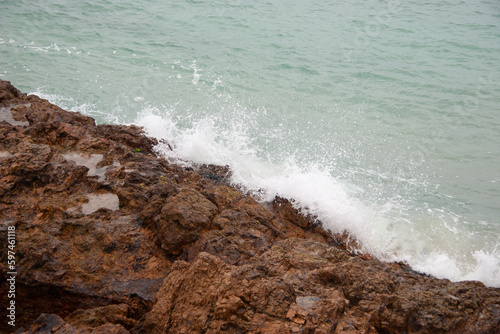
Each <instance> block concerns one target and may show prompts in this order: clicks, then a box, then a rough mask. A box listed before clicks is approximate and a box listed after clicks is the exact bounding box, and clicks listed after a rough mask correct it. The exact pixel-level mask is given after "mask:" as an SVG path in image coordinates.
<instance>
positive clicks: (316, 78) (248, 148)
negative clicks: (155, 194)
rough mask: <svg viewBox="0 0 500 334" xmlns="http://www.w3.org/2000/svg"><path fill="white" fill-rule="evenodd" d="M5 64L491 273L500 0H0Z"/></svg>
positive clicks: (365, 235)
mask: <svg viewBox="0 0 500 334" xmlns="http://www.w3.org/2000/svg"><path fill="white" fill-rule="evenodd" d="M0 17H1V19H0V78H1V79H4V80H9V81H11V82H12V83H13V84H14V85H15V86H16V87H18V88H20V89H21V90H23V91H25V92H31V93H36V94H38V95H40V96H42V97H44V98H47V99H49V100H50V101H51V102H53V103H56V104H58V105H60V106H62V107H64V108H67V109H70V110H75V111H80V112H82V113H84V114H87V115H90V116H93V117H95V118H96V119H97V121H98V122H101V123H104V122H108V123H109V122H113V123H126V124H130V123H134V124H140V125H143V126H144V127H145V128H146V129H147V131H148V133H149V134H151V135H153V136H155V137H158V138H164V139H166V140H168V141H169V142H171V143H172V146H173V147H174V151H173V152H172V151H168V150H166V149H165V147H162V146H161V145H160V146H158V147H157V150H158V152H159V153H160V154H163V155H165V156H166V157H168V158H169V159H170V160H175V161H178V160H182V161H190V162H204V163H215V164H221V165H229V166H230V167H231V169H232V170H233V174H234V177H233V182H235V183H238V184H241V185H243V186H244V187H246V189H248V190H249V191H254V192H256V193H257V194H258V195H259V196H260V197H261V198H262V200H271V199H272V198H274V196H276V195H281V196H285V197H289V198H293V199H295V201H296V202H295V203H296V205H298V206H302V207H307V208H308V209H309V210H310V211H311V212H313V213H314V214H317V215H318V217H319V218H320V219H321V220H322V222H323V223H324V225H325V227H327V228H329V229H331V230H333V231H342V230H347V231H349V232H350V233H351V234H352V235H354V236H356V238H358V239H359V240H360V241H361V242H362V244H363V245H364V247H365V248H366V250H368V251H369V252H371V253H372V254H374V255H376V256H378V257H379V258H381V259H384V260H396V261H406V262H408V263H409V264H410V265H411V266H412V267H413V268H414V269H416V270H419V271H423V272H426V273H429V274H432V275H435V276H437V277H445V278H449V279H451V280H466V279H467V280H471V279H473V280H481V281H482V282H484V283H485V284H486V285H489V286H496V287H500V75H499V74H500V3H499V2H498V1H497V0H491V1H487V0H466V1H459V0H457V1H438V0H433V1H393V0H389V1H379V0H368V1H358V0H350V1H324V0H323V1H316V0H311V1H299V0H291V1H284V0H267V1H264V0H256V1H242V0H239V1H222V0H213V1H208V0H191V1H155V0H149V1H130V0H121V1H118V0H99V1H69V0H44V1H39V0H29V1H28V0H16V1H7V0H3V1H2V0H0Z"/></svg>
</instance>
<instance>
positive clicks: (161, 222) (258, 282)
mask: <svg viewBox="0 0 500 334" xmlns="http://www.w3.org/2000/svg"><path fill="white" fill-rule="evenodd" d="M155 144H157V141H156V139H154V138H148V137H146V136H144V133H143V131H142V129H141V128H139V127H137V126H124V125H105V124H102V125H96V124H95V121H94V120H93V119H92V118H90V117H87V116H84V115H81V114H80V113H76V112H69V111H65V110H62V109H61V108H59V107H57V106H55V105H53V104H51V103H49V102H48V101H46V100H43V99H40V98H38V97H37V96H34V95H30V96H28V95H26V94H23V93H21V92H20V91H18V90H17V89H16V88H14V87H13V86H11V85H10V83H8V82H6V81H1V80H0V161H1V164H0V198H1V201H0V209H1V211H0V212H1V213H0V229H1V232H2V234H1V240H2V244H5V245H8V244H9V240H10V239H9V237H10V235H9V234H8V231H10V229H15V239H12V240H14V245H15V247H13V248H12V249H13V251H14V252H15V258H14V261H15V266H14V270H15V271H12V270H10V269H9V268H8V266H7V265H8V260H9V259H8V255H7V254H8V253H7V252H6V250H2V252H3V253H2V263H1V269H2V271H1V274H0V276H2V278H5V280H3V279H2V282H5V283H2V286H1V289H0V290H1V291H0V293H1V297H0V298H1V299H2V305H9V303H10V302H11V301H12V300H14V301H15V306H16V307H15V312H14V313H15V316H14V318H15V326H11V325H9V324H8V323H7V321H6V320H8V318H5V317H4V319H3V320H2V322H1V324H2V327H0V329H3V330H7V331H11V332H14V331H15V332H16V333H24V332H28V333H38V332H41V331H42V330H43V328H52V329H53V330H54V332H56V333H57V332H60V333H62V332H64V331H66V332H71V331H73V330H74V331H76V330H81V333H87V332H88V333H157V332H162V333H180V332H182V331H183V330H184V331H185V332H208V333H212V332H213V333H218V332H255V333H329V332H336V333H337V332H338V333H343V332H356V333H379V332H380V333H387V332H390V333H396V332H429V333H432V332H465V333H493V332H495V331H498V330H500V306H499V305H500V289H498V288H488V287H485V286H484V285H483V284H482V283H480V282H473V281H470V282H457V283H452V282H450V281H448V280H444V279H436V278H433V277H427V276H423V275H420V274H418V273H415V272H413V271H411V269H410V268H408V267H405V266H402V265H400V264H390V263H383V262H381V261H379V260H377V259H373V258H371V257H370V256H369V255H368V254H355V253H356V249H357V248H356V246H355V242H354V244H353V241H351V239H350V238H349V236H347V235H343V236H339V235H332V234H331V233H329V232H328V231H325V230H324V229H322V228H321V226H319V225H318V224H317V223H316V222H315V220H314V219H313V218H311V217H305V216H303V215H301V213H300V212H299V211H298V210H296V209H295V208H293V206H292V205H291V203H290V202H289V201H287V200H286V199H280V198H277V199H275V201H274V202H273V203H269V204H268V205H265V204H262V203H259V202H257V201H256V200H255V199H254V198H252V197H251V196H250V195H248V194H244V193H241V192H240V191H239V190H238V189H236V188H234V187H231V186H230V185H229V182H228V180H227V173H228V171H227V169H225V168H223V167H218V166H210V165H204V166H199V167H198V168H184V167H181V166H178V165H175V164H171V163H170V162H168V161H167V160H165V159H162V158H161V157H157V156H156V155H155V153H154V150H153V148H154V145H155ZM12 226H13V228H12ZM4 240H5V242H4ZM10 272H15V275H10V274H8V273H10ZM9 276H14V278H15V288H16V289H15V298H10V297H9V292H10V291H11V286H10V285H9V283H8V281H7V279H8V278H9ZM4 302H5V303H4ZM28 305H30V306H31V308H30V310H28V307H27V306H28ZM12 327H14V328H12Z"/></svg>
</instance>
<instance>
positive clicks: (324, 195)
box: [136, 108, 500, 286]
mask: <svg viewBox="0 0 500 334" xmlns="http://www.w3.org/2000/svg"><path fill="white" fill-rule="evenodd" d="M247 121H248V120H247ZM228 122H234V124H229V125H227V124H226V126H224V127H221V126H220V124H219V123H218V119H217V118H214V117H207V118H203V119H199V120H197V121H194V122H193V123H192V124H191V126H188V127H185V126H184V127H181V126H180V125H179V124H177V122H176V121H174V117H173V110H167V111H162V112H160V110H159V109H155V108H148V109H145V110H143V112H142V113H141V115H140V116H139V118H138V120H137V122H136V123H137V124H139V125H141V126H143V127H145V129H146V131H147V133H148V134H149V135H151V136H153V137H156V138H159V139H164V140H166V141H167V142H168V143H169V144H168V145H166V144H159V145H158V146H157V147H156V149H157V151H158V153H160V154H162V155H163V156H165V157H167V158H169V159H171V160H173V161H177V162H180V163H186V164H189V163H191V162H194V163H211V164H218V165H229V167H230V168H231V170H232V172H233V179H232V181H233V182H234V183H237V184H239V185H242V186H243V187H245V188H246V189H247V190H249V191H252V192H254V193H255V194H256V195H257V196H258V197H260V199H261V200H263V201H271V200H272V199H273V198H274V197H275V196H282V197H286V198H289V199H293V200H294V205H296V206H298V207H301V208H302V209H305V210H307V211H308V212H310V213H311V214H314V215H316V216H318V218H319V219H320V220H321V221H322V222H323V224H324V226H325V227H326V228H328V229H330V230H332V231H334V232H341V231H344V230H345V231H348V232H349V233H350V234H351V235H353V236H355V237H356V238H357V239H358V240H359V241H360V242H361V244H362V245H363V247H364V249H365V250H366V251H368V252H370V253H372V254H373V255H375V256H377V257H379V258H381V259H383V260H387V261H406V262H407V263H409V264H410V265H411V266H412V267H413V268H414V269H415V270H417V271H421V272H424V273H428V274H431V275H434V276H436V277H439V278H448V279H450V280H453V281H458V280H480V281H482V282H484V283H485V284H487V285H489V286H500V275H499V268H500V261H499V259H500V256H499V254H498V251H496V252H495V251H483V250H478V249H474V248H473V247H472V248H468V247H466V245H465V244H466V243H467V242H468V240H469V239H468V238H467V236H465V235H462V236H461V237H460V238H459V237H456V234H457V233H459V232H458V231H457V230H456V229H457V228H456V226H453V222H454V219H457V217H454V216H453V214H451V215H448V216H447V219H448V218H449V226H448V225H447V224H446V222H443V217H442V216H443V215H445V213H442V212H441V213H439V210H436V212H438V213H439V214H435V215H432V214H429V212H424V213H421V214H416V215H415V213H414V212H413V213H412V212H411V211H412V210H411V209H409V208H408V207H407V206H406V204H404V203H402V201H401V198H397V197H396V198H393V199H388V200H387V201H386V202H385V203H384V204H383V205H378V206H376V205H374V204H373V203H369V202H367V201H365V200H363V199H362V198H363V196H360V195H361V194H362V193H363V189H360V188H359V187H356V186H353V185H352V184H349V182H348V181H345V180H343V179H341V178H339V177H335V175H334V174H333V171H332V170H331V169H328V168H325V167H321V165H319V164H318V163H316V162H314V161H311V162H310V163H309V164H308V165H307V166H304V165H302V166H301V165H299V164H298V163H297V162H296V161H295V159H294V157H293V156H290V157H289V158H288V159H286V160H285V161H283V162H281V163H279V164H276V163H273V162H271V161H270V159H266V158H263V157H259V156H258V154H257V151H258V150H256V149H255V148H254V147H252V140H251V138H249V134H248V133H247V131H245V128H244V127H242V126H241V123H240V122H239V121H235V120H234V119H233V120H229V121H228ZM277 140H279V139H277ZM430 212H431V213H433V211H432V210H430ZM425 219H427V223H426V222H425V221H424V220H425ZM458 239H460V240H458ZM457 240H458V241H457Z"/></svg>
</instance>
